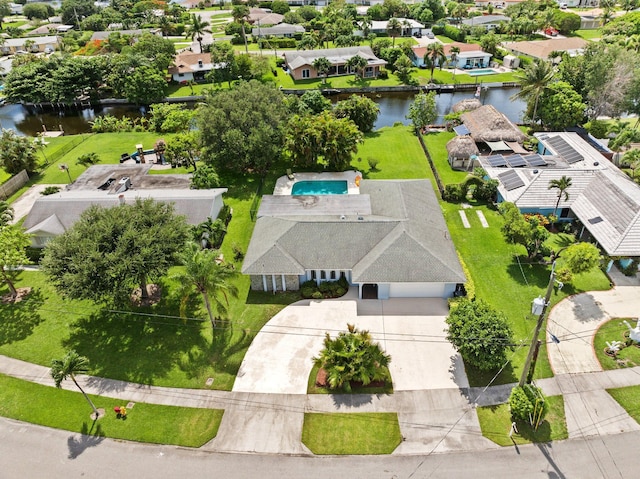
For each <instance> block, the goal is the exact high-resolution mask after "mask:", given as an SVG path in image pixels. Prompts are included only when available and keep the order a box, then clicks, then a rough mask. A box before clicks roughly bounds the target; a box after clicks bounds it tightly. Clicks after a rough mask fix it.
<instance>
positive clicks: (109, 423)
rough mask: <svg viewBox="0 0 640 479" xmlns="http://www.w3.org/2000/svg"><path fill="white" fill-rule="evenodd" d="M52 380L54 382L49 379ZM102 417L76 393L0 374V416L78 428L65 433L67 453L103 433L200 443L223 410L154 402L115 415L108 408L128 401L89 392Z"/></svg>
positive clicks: (211, 434) (78, 451) (132, 438)
mask: <svg viewBox="0 0 640 479" xmlns="http://www.w3.org/2000/svg"><path fill="white" fill-rule="evenodd" d="M52 384H53V381H52ZM90 398H91V400H92V401H93V403H94V404H95V405H96V407H98V408H104V410H105V413H106V414H105V416H104V417H102V418H100V419H99V420H98V421H93V420H92V419H91V417H90V415H91V411H92V410H91V407H90V406H89V404H88V403H87V401H86V399H85V398H84V397H83V396H82V394H81V393H80V392H75V391H66V390H63V389H56V388H55V387H47V386H41V385H39V384H35V383H31V382H28V381H22V380H20V379H15V378H11V377H8V376H4V375H0V416H3V417H9V418H13V419H18V420H20V421H27V422H30V423H33V424H40V425H42V426H47V427H54V428H57V429H64V430H67V431H71V432H75V433H82V434H84V435H87V436H88V437H70V438H69V441H68V442H69V453H70V454H71V455H73V454H77V455H79V454H81V453H82V451H83V450H84V448H86V447H90V446H95V445H97V444H99V443H100V442H102V440H103V438H105V437H109V438H113V439H126V440H128V441H138V442H151V443H157V444H174V445H176V446H187V447H200V446H202V445H204V444H206V443H207V442H209V441H210V440H211V439H213V438H214V437H215V436H216V434H217V433H218V427H219V426H220V421H221V420H222V414H223V411H222V410H220V409H196V408H186V407H174V406H160V405H156V404H145V403H136V404H135V405H134V407H132V408H129V409H128V410H127V416H126V419H118V418H117V417H116V414H115V412H114V410H113V408H114V407H116V406H119V407H121V406H126V405H127V403H128V401H121V400H118V399H112V398H107V397H103V396H93V395H90Z"/></svg>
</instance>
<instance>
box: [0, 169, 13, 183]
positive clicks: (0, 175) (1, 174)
mask: <svg viewBox="0 0 640 479" xmlns="http://www.w3.org/2000/svg"><path fill="white" fill-rule="evenodd" d="M9 178H11V175H10V174H9V173H7V172H6V171H4V170H3V169H2V168H0V184H2V183H4V182H5V181H7V180H8V179H9Z"/></svg>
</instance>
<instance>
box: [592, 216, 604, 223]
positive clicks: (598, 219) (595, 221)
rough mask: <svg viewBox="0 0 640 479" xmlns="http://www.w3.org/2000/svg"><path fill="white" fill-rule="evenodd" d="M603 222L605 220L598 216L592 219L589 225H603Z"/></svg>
mask: <svg viewBox="0 0 640 479" xmlns="http://www.w3.org/2000/svg"><path fill="white" fill-rule="evenodd" d="M603 221H604V220H603V219H602V218H601V217H600V216H596V217H595V218H591V219H590V220H589V223H591V224H592V225H596V224H598V223H601V222H603Z"/></svg>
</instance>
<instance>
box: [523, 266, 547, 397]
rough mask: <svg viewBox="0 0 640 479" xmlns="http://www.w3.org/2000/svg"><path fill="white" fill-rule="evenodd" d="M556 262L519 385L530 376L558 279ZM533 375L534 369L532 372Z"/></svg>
mask: <svg viewBox="0 0 640 479" xmlns="http://www.w3.org/2000/svg"><path fill="white" fill-rule="evenodd" d="M555 270H556V262H555V261H554V262H553V265H552V266H551V276H549V284H548V285H547V294H546V295H545V297H544V304H543V305H542V311H541V312H540V315H539V316H538V322H537V324H536V330H535V332H534V333H533V337H532V338H531V345H530V346H529V353H528V354H527V359H526V361H525V362H524V368H523V369H522V375H521V376H520V382H519V383H518V386H520V387H522V386H524V385H525V383H526V382H527V377H528V376H529V368H530V367H531V360H532V359H533V354H534V352H535V350H536V349H537V348H536V345H537V343H538V336H539V335H540V329H541V328H542V323H543V322H544V315H545V313H546V312H547V306H548V305H549V301H551V292H552V291H553V284H554V283H555V280H556V272H555ZM531 377H533V371H532V374H531Z"/></svg>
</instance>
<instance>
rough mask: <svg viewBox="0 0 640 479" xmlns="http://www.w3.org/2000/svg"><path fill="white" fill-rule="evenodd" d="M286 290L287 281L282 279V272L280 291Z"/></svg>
mask: <svg viewBox="0 0 640 479" xmlns="http://www.w3.org/2000/svg"><path fill="white" fill-rule="evenodd" d="M286 290H287V282H286V281H285V279H284V274H283V275H282V291H286Z"/></svg>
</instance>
